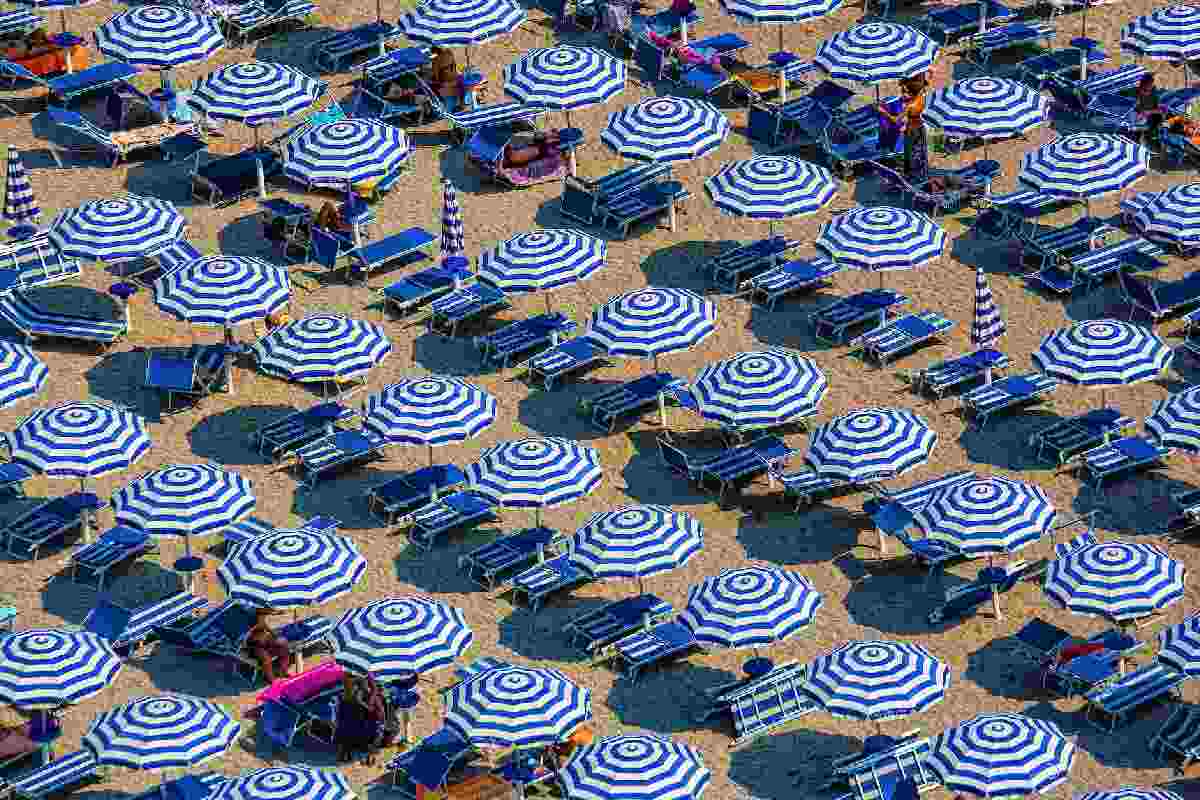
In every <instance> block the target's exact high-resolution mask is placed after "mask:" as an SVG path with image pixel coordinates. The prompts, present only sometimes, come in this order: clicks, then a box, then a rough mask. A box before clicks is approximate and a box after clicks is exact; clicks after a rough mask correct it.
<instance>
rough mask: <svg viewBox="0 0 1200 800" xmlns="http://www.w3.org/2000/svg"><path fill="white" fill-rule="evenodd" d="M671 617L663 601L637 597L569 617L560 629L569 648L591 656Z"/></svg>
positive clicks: (646, 596)
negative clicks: (629, 635) (619, 640)
mask: <svg viewBox="0 0 1200 800" xmlns="http://www.w3.org/2000/svg"><path fill="white" fill-rule="evenodd" d="M674 614H675V610H674V608H672V606H671V604H670V603H668V602H667V601H666V600H663V599H661V598H659V597H656V596H655V595H652V594H640V595H637V596H636V597H626V598H624V599H623V600H614V601H613V602H611V603H605V604H604V605H603V606H601V607H600V608H597V609H595V610H594V611H587V612H584V613H583V614H580V615H579V616H577V617H574V618H572V619H571V620H570V621H569V622H567V624H566V625H564V626H563V632H564V633H566V634H567V636H568V638H569V639H570V642H571V645H572V646H573V647H579V648H581V649H582V650H583V651H584V652H585V653H587V654H588V655H594V654H595V653H596V652H597V651H598V650H599V649H600V648H602V647H604V646H605V645H608V644H611V643H612V642H614V641H616V640H617V639H620V638H623V637H624V636H626V635H627V634H629V633H630V632H631V631H633V630H636V629H637V628H640V627H643V626H646V625H650V626H654V625H657V624H658V623H660V622H666V621H667V620H669V619H671V617H673V616H674Z"/></svg>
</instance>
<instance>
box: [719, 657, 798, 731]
mask: <svg viewBox="0 0 1200 800" xmlns="http://www.w3.org/2000/svg"><path fill="white" fill-rule="evenodd" d="M807 678H808V667H807V666H806V665H804V664H801V663H800V662H798V661H789V662H787V663H785V664H779V665H777V666H775V667H774V668H772V669H771V671H770V672H768V673H767V674H765V675H760V676H758V677H756V678H751V679H749V680H746V679H743V680H737V681H733V682H732V683H727V684H724V685H721V686H715V687H713V688H711V689H708V690H706V691H705V696H706V699H707V701H708V707H707V708H705V710H704V711H703V712H702V713H701V715H700V721H701V722H708V721H709V720H711V719H714V718H720V717H728V718H729V719H731V720H732V721H733V730H734V739H733V741H732V742H730V745H729V746H730V747H737V746H738V745H742V744H745V743H746V742H748V741H750V740H751V739H754V738H756V737H758V736H761V735H763V734H764V733H769V732H770V731H772V730H774V729H775V728H778V727H780V726H782V725H786V724H788V723H789V722H792V721H794V720H797V719H799V718H800V717H802V716H804V715H805V714H809V713H811V712H813V711H815V710H816V708H817V703H816V701H815V700H813V698H812V696H811V695H809V694H807V693H806V692H805V690H804V685H805V682H806V680H807Z"/></svg>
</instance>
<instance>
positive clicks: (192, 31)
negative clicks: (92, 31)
mask: <svg viewBox="0 0 1200 800" xmlns="http://www.w3.org/2000/svg"><path fill="white" fill-rule="evenodd" d="M224 46H225V37H224V36H223V35H221V29H220V28H219V27H218V26H217V21H216V19H214V18H213V17H210V16H208V15H206V14H197V13H195V12H193V11H188V10H187V9H183V8H175V7H171V6H156V5H148V6H139V7H137V8H131V9H129V10H128V11H123V12H122V13H120V14H117V15H116V16H114V17H111V18H110V19H109V20H108V21H107V22H105V23H104V24H103V25H101V26H100V27H99V28H97V29H96V47H97V48H98V49H99V50H100V52H101V53H104V55H106V56H108V57H109V58H112V59H115V60H117V61H123V62H125V63H126V64H129V65H130V66H134V67H139V68H142V69H170V68H172V67H178V66H181V65H183V64H188V63H191V62H193V61H204V60H205V59H207V58H208V57H209V56H211V55H213V54H214V53H216V52H217V51H218V50H220V49H221V48H222V47H224Z"/></svg>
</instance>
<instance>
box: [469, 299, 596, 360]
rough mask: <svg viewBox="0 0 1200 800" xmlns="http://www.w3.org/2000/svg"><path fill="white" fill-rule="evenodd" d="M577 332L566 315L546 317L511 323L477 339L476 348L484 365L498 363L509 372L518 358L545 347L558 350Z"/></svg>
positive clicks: (551, 314)
mask: <svg viewBox="0 0 1200 800" xmlns="http://www.w3.org/2000/svg"><path fill="white" fill-rule="evenodd" d="M574 329H575V322H574V321H573V320H572V319H571V318H570V317H568V316H567V315H565V314H562V313H546V314H538V315H537V316H533V317H528V318H526V319H522V320H517V321H516V322H512V323H509V324H508V325H505V326H504V327H503V328H500V329H498V330H495V331H493V332H491V333H488V334H486V335H484V336H476V337H475V347H476V349H478V350H479V351H480V354H481V355H482V357H483V359H484V361H491V362H498V363H499V364H500V366H501V367H502V368H505V369H507V368H508V363H509V361H511V360H512V358H513V357H514V356H517V355H519V354H521V353H526V352H529V351H530V350H533V349H535V348H538V347H542V346H543V345H550V346H554V345H557V344H558V340H559V339H560V338H561V337H562V336H564V335H565V334H568V333H570V332H571V331H573V330H574Z"/></svg>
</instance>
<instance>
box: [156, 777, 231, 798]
mask: <svg viewBox="0 0 1200 800" xmlns="http://www.w3.org/2000/svg"><path fill="white" fill-rule="evenodd" d="M226 780H228V779H227V778H226V777H225V776H224V775H220V774H217V773H215V772H208V773H205V774H203V775H181V776H180V777H178V778H174V779H172V780H169V781H163V782H162V783H160V784H159V785H158V786H155V787H153V788H151V789H147V790H146V791H144V792H142V793H141V794H139V795H137V796H135V797H134V798H133V800H208V798H209V797H210V796H212V793H213V792H214V791H216V789H217V787H218V786H220V785H221V784H222V783H224V782H225V781H226Z"/></svg>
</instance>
